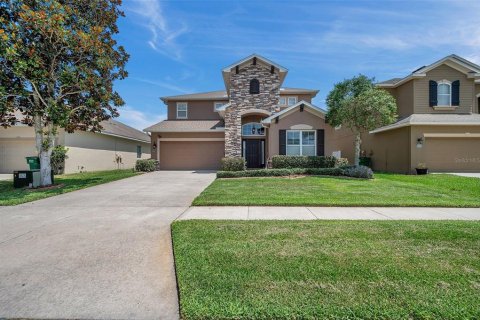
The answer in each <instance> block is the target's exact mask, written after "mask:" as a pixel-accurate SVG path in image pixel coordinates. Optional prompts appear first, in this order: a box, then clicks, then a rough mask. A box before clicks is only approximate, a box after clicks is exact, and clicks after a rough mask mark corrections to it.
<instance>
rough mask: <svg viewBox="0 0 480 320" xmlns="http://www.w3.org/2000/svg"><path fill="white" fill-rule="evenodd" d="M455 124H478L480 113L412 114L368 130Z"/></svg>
mask: <svg viewBox="0 0 480 320" xmlns="http://www.w3.org/2000/svg"><path fill="white" fill-rule="evenodd" d="M438 125H443V126H455V125H473V126H479V125H480V114H429V113H426V114H412V115H410V116H409V117H407V118H404V119H402V120H399V121H397V122H395V123H393V124H390V125H388V126H384V127H380V128H378V129H375V130H372V131H370V133H379V132H384V131H389V130H393V129H399V128H403V127H409V126H438Z"/></svg>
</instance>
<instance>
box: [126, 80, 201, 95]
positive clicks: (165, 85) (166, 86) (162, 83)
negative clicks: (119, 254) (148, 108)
mask: <svg viewBox="0 0 480 320" xmlns="http://www.w3.org/2000/svg"><path fill="white" fill-rule="evenodd" d="M131 79H133V80H137V81H140V82H143V83H147V84H151V85H154V86H157V87H161V88H164V89H168V90H172V91H176V92H179V93H191V92H192V90H191V89H187V88H183V87H180V86H177V85H174V84H171V83H168V82H165V81H157V80H148V79H143V78H131Z"/></svg>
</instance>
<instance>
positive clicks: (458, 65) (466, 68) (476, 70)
mask: <svg viewBox="0 0 480 320" xmlns="http://www.w3.org/2000/svg"><path fill="white" fill-rule="evenodd" d="M442 64H446V65H448V66H450V67H452V68H454V69H457V70H459V71H460V72H463V73H465V74H466V75H467V77H468V78H473V79H475V83H480V66H479V65H477V64H475V63H473V62H471V61H468V60H467V59H464V58H462V57H460V56H457V55H456V54H451V55H449V56H446V57H445V58H443V59H440V60H438V61H435V62H434V63H432V64H430V65H428V66H423V67H421V68H418V69H417V70H415V71H413V72H412V73H411V74H409V75H408V76H406V77H404V78H393V79H390V80H386V81H382V82H379V83H377V84H376V85H377V86H378V87H380V88H396V87H398V86H400V85H402V84H404V83H405V82H408V81H410V80H412V79H415V78H423V77H425V76H426V73H427V72H429V71H430V70H432V69H435V68H436V67H438V66H440V65H442Z"/></svg>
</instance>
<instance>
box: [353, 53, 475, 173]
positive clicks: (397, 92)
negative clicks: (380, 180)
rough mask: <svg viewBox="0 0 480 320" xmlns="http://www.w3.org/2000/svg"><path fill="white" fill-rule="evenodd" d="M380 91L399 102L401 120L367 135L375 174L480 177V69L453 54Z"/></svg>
mask: <svg viewBox="0 0 480 320" xmlns="http://www.w3.org/2000/svg"><path fill="white" fill-rule="evenodd" d="M378 87H380V88H384V89H385V90H387V91H388V92H390V93H391V94H392V95H393V96H394V97H395V98H396V100H397V105H398V114H399V120H398V121H397V122H396V123H394V124H392V125H389V126H385V127H382V128H378V129H376V130H373V131H371V132H370V133H369V134H365V135H364V136H363V143H362V149H363V150H364V152H365V154H366V155H367V156H368V155H371V156H372V161H373V168H374V169H375V170H381V171H391V172H400V173H414V172H415V167H417V166H418V165H419V164H420V163H423V164H425V165H426V166H427V167H428V168H429V169H430V170H431V171H437V172H455V171H456V172H480V115H479V104H480V103H479V102H480V66H478V65H476V64H474V63H472V62H470V61H468V60H465V59H463V58H461V57H459V56H456V55H450V56H448V57H445V58H444V59H441V60H439V61H437V62H435V63H433V64H431V65H428V66H425V67H422V68H419V69H418V70H415V71H414V72H412V73H411V74H409V75H408V76H406V77H404V78H395V79H391V80H388V81H384V82H381V83H379V84H378Z"/></svg>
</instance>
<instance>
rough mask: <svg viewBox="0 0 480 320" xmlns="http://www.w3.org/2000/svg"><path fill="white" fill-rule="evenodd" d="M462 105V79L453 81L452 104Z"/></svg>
mask: <svg viewBox="0 0 480 320" xmlns="http://www.w3.org/2000/svg"><path fill="white" fill-rule="evenodd" d="M459 105H460V80H456V81H453V82H452V106H459Z"/></svg>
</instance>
